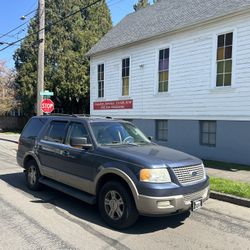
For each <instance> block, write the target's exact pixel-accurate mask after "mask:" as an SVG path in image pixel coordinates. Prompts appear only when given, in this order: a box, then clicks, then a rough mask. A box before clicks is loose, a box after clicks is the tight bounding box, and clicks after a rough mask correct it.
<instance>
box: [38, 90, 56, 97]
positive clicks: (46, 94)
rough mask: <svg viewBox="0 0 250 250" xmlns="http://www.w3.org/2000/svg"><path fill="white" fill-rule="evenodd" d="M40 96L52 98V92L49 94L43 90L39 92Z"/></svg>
mask: <svg viewBox="0 0 250 250" xmlns="http://www.w3.org/2000/svg"><path fill="white" fill-rule="evenodd" d="M40 95H41V96H53V95H54V92H50V91H48V90H44V91H41V92H40Z"/></svg>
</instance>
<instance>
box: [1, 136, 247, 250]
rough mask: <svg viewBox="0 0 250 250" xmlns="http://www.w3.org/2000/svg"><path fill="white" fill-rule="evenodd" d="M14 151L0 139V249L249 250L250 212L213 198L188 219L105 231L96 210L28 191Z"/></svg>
mask: <svg viewBox="0 0 250 250" xmlns="http://www.w3.org/2000/svg"><path fill="white" fill-rule="evenodd" d="M16 147H17V145H16V144H14V143H11V142H6V141H1V140H0V228H1V230H0V249H11V250H14V249H25V250H28V249H32V250H34V249H91V250H94V249H157V250H159V249H164V250H165V249H185V250H186V249H209V250H210V249H227V250H229V249H237V250H239V249H244V250H247V249H250V209H249V208H244V207H239V206H236V205H232V204H229V203H225V202H220V201H216V200H212V199H210V200H209V201H208V202H207V203H206V204H205V205H204V207H203V208H202V209H200V210H198V211H196V212H194V213H191V214H189V215H185V216H184V215H179V216H172V217H165V218H147V217H141V218H140V219H139V221H138V222H137V224H136V225H135V226H134V227H133V228H131V229H128V230H126V231H124V232H117V231H114V230H112V229H109V228H108V227H107V226H106V225H105V224H104V223H103V222H102V220H101V218H100V216H99V214H98V210H97V208H96V207H95V206H89V205H87V204H85V203H83V202H81V201H79V200H76V199H74V198H71V197H69V196H67V195H65V194H63V193H60V192H57V191H55V190H52V189H50V188H45V189H44V190H43V191H41V192H31V191H29V190H28V189H27V188H26V186H25V181H24V174H23V173H22V169H21V168H20V167H18V166H17V164H16V161H15V151H16Z"/></svg>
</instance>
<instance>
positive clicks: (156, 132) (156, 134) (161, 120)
mask: <svg viewBox="0 0 250 250" xmlns="http://www.w3.org/2000/svg"><path fill="white" fill-rule="evenodd" d="M159 122H166V123H167V128H166V129H162V131H166V133H167V134H166V140H165V139H161V138H159V128H158V126H159V124H158V123H159ZM168 125H169V120H164V119H157V120H155V139H156V140H157V141H160V142H167V141H168Z"/></svg>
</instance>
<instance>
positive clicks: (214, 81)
mask: <svg viewBox="0 0 250 250" xmlns="http://www.w3.org/2000/svg"><path fill="white" fill-rule="evenodd" d="M228 33H233V44H232V79H231V85H229V86H217V50H218V38H219V36H220V35H225V34H228ZM236 48H237V28H232V29H222V30H219V31H218V32H216V33H214V34H213V55H212V60H213V61H212V89H216V90H220V89H222V90H223V89H231V88H232V87H234V86H235V69H236Z"/></svg>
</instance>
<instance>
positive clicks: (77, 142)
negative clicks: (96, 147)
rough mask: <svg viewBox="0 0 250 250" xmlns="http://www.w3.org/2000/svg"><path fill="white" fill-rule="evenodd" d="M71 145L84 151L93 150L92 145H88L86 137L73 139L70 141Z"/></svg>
mask: <svg viewBox="0 0 250 250" xmlns="http://www.w3.org/2000/svg"><path fill="white" fill-rule="evenodd" d="M70 145H71V146H72V147H75V148H82V149H90V148H92V144H88V139H87V138H86V137H73V138H71V139H70Z"/></svg>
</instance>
